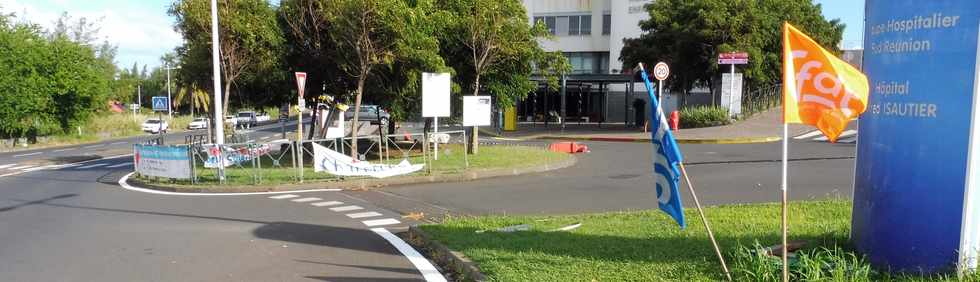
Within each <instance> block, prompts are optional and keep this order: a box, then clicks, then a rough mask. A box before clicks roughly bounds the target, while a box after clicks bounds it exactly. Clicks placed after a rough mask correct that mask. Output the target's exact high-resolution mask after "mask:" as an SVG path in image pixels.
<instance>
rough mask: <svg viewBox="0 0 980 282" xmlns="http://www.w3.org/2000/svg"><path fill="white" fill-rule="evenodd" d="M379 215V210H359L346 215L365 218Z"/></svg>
mask: <svg viewBox="0 0 980 282" xmlns="http://www.w3.org/2000/svg"><path fill="white" fill-rule="evenodd" d="M375 216H381V213H379V212H359V213H349V214H347V217H349V218H365V217H375Z"/></svg>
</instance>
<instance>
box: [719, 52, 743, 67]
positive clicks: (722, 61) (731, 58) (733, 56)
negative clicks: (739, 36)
mask: <svg viewBox="0 0 980 282" xmlns="http://www.w3.org/2000/svg"><path fill="white" fill-rule="evenodd" d="M748 63H749V53H745V52H731V53H721V54H718V64H719V65H745V64H748Z"/></svg>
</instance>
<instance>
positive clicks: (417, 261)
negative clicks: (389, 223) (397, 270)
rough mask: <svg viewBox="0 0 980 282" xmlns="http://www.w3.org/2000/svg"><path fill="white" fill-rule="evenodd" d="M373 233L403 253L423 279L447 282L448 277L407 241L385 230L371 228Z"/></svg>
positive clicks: (433, 281) (430, 281) (428, 281)
mask: <svg viewBox="0 0 980 282" xmlns="http://www.w3.org/2000/svg"><path fill="white" fill-rule="evenodd" d="M371 231H374V233H375V234H378V236H381V238H384V239H385V240H388V243H390V244H391V245H392V246H395V249H398V251H399V252H401V253H402V255H404V256H405V258H407V259H408V261H409V262H411V263H412V265H415V268H416V269H418V270H419V272H421V273H422V278H425V281H427V282H446V277H443V276H442V274H441V273H439V270H437V269H436V267H435V266H432V263H431V262H429V260H427V259H425V257H423V256H422V254H419V252H418V251H416V250H415V249H413V248H412V246H409V245H408V244H407V243H405V241H403V240H402V239H401V238H398V236H395V234H391V231H388V229H384V228H371Z"/></svg>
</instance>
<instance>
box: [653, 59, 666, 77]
mask: <svg viewBox="0 0 980 282" xmlns="http://www.w3.org/2000/svg"><path fill="white" fill-rule="evenodd" d="M668 75H670V67H667V63H664V62H659V63H657V65H656V66H654V67H653V76H654V77H656V78H657V80H665V79H667V76H668Z"/></svg>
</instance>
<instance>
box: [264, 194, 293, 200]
mask: <svg viewBox="0 0 980 282" xmlns="http://www.w3.org/2000/svg"><path fill="white" fill-rule="evenodd" d="M296 197H299V195H293V194H288V195H279V196H272V197H269V199H276V200H282V199H289V198H296Z"/></svg>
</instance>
